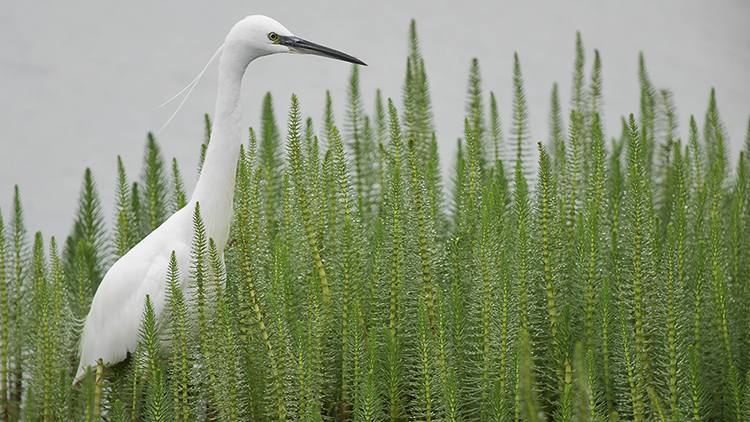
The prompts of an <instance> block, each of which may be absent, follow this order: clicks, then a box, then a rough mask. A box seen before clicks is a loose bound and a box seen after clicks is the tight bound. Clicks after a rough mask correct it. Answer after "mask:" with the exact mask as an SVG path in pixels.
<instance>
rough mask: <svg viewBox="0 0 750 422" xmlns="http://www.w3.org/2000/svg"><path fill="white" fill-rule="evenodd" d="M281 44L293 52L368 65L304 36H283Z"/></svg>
mask: <svg viewBox="0 0 750 422" xmlns="http://www.w3.org/2000/svg"><path fill="white" fill-rule="evenodd" d="M279 44H281V45H284V46H287V47H289V50H290V51H291V52H292V53H299V54H314V55H316V56H323V57H328V58H331V59H336V60H343V61H345V62H349V63H354V64H359V65H362V66H367V63H365V62H363V61H362V60H360V59H358V58H356V57H354V56H350V55H348V54H346V53H342V52H341V51H338V50H334V49H332V48H328V47H325V46H322V45H320V44H315V43H314V42H310V41H307V40H303V39H302V38H298V37H281V40H280V41H279Z"/></svg>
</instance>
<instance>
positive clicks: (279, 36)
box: [224, 15, 366, 65]
mask: <svg viewBox="0 0 750 422" xmlns="http://www.w3.org/2000/svg"><path fill="white" fill-rule="evenodd" d="M224 46H225V47H226V48H235V47H238V48H240V49H242V50H245V51H246V52H247V57H248V58H249V60H248V64H249V63H250V61H252V60H253V59H255V58H257V57H261V56H267V55H269V54H276V53H297V54H314V55H317V56H323V57H329V58H332V59H337V60H343V61H346V62H350V63H355V64H359V65H366V64H365V63H364V62H363V61H361V60H359V59H357V58H355V57H352V56H350V55H348V54H346V53H342V52H340V51H337V50H334V49H332V48H328V47H324V46H322V45H319V44H315V43H313V42H310V41H307V40H304V39H302V38H299V37H295V36H294V35H292V33H291V32H289V30H288V29H286V28H285V27H284V26H283V25H282V24H280V23H278V22H276V21H275V20H273V19H271V18H269V17H267V16H262V15H253V16H248V17H246V18H245V19H243V20H241V21H239V22H238V23H237V24H236V25H235V26H234V28H232V30H231V31H230V32H229V35H227V38H226V41H225V42H224ZM245 65H247V64H245Z"/></svg>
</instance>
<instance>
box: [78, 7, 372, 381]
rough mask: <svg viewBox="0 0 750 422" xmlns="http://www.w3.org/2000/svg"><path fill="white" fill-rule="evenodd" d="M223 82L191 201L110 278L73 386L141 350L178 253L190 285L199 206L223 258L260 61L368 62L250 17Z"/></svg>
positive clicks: (226, 50)
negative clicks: (146, 320)
mask: <svg viewBox="0 0 750 422" xmlns="http://www.w3.org/2000/svg"><path fill="white" fill-rule="evenodd" d="M220 50H221V58H220V60H219V81H218V92H217V96H216V113H215V115H214V125H213V131H212V133H211V141H210V143H209V145H208V150H207V151H206V157H205V161H204V164H203V168H202V170H201V174H200V177H199V179H198V182H197V184H196V186H195V190H194V191H193V194H192V196H191V199H190V202H189V203H188V204H187V206H185V207H184V208H182V209H181V210H179V211H177V212H176V213H174V215H172V216H171V217H170V218H169V219H168V220H167V221H165V222H164V223H163V224H162V225H161V226H159V227H158V228H157V229H156V230H154V231H153V232H151V234H149V235H148V236H147V237H146V238H144V239H143V240H142V241H141V242H140V243H138V244H137V245H135V246H134V247H133V248H132V249H131V250H130V251H129V252H128V253H126V254H125V255H123V256H122V257H121V258H120V259H119V260H118V261H117V262H115V264H114V265H113V266H112V268H110V270H109V271H108V272H107V274H106V275H105V276H104V279H103V280H102V282H101V284H100V285H99V288H98V289H97V291H96V294H95V295H94V300H93V302H92V303H91V309H90V311H89V314H88V316H87V317H86V320H85V322H84V326H83V332H82V333H81V340H80V343H79V352H80V355H81V361H80V364H79V366H78V372H77V374H76V379H75V382H74V384H78V383H80V381H81V379H82V378H83V376H84V375H85V373H86V369H87V367H88V366H90V365H95V364H96V361H97V360H98V359H102V360H103V361H104V362H105V363H114V362H119V361H121V360H123V359H125V358H126V357H127V353H128V352H132V351H134V350H135V347H136V345H137V343H138V329H139V326H140V321H141V315H142V312H143V307H144V304H145V301H146V295H149V296H150V297H151V300H152V301H153V303H154V309H155V311H156V315H157V317H158V316H159V315H161V312H162V310H163V308H164V299H165V296H166V290H167V289H166V286H167V282H166V276H167V267H168V265H169V261H170V257H171V254H172V251H174V252H175V254H176V256H177V262H178V265H179V270H180V283H181V284H180V286H181V288H182V289H183V291H186V287H187V275H188V273H189V264H190V250H191V243H192V239H193V222H192V217H193V211H194V209H195V204H196V203H200V207H201V215H202V217H203V220H204V223H205V229H206V235H207V236H208V237H210V238H213V239H214V241H215V242H216V245H217V247H218V249H219V254H220V255H221V257H222V259H223V252H224V245H226V243H227V240H228V236H229V226H230V223H231V220H232V217H233V211H232V203H233V197H234V182H235V174H236V170H237V169H236V167H237V159H238V157H239V150H240V143H241V142H242V141H241V139H242V137H241V132H242V127H241V126H242V111H241V108H240V96H241V85H242V78H243V76H244V74H245V70H246V69H247V66H248V65H249V64H250V62H252V61H253V60H255V59H256V58H258V57H262V56H266V55H270V54H275V53H301V54H315V55H319V56H324V57H330V58H334V59H338V60H344V61H347V62H350V63H355V64H360V65H364V64H365V63H364V62H362V61H360V60H359V59H356V58H354V57H352V56H350V55H348V54H345V53H342V52H340V51H336V50H333V49H330V48H328V47H324V46H321V45H318V44H314V43H311V42H309V41H306V40H303V39H301V38H297V37H295V36H293V35H292V33H291V32H289V31H288V30H287V29H286V28H284V27H283V26H282V25H281V24H280V23H278V22H276V21H275V20H273V19H271V18H268V17H266V16H257V15H256V16H248V17H246V18H245V19H243V20H241V21H240V22H238V23H237V24H236V25H235V26H234V27H233V28H232V30H231V31H230V32H229V34H228V35H227V37H226V39H225V41H224V44H223V45H222V46H221V49H220Z"/></svg>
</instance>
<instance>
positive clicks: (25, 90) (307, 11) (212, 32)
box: [0, 0, 750, 242]
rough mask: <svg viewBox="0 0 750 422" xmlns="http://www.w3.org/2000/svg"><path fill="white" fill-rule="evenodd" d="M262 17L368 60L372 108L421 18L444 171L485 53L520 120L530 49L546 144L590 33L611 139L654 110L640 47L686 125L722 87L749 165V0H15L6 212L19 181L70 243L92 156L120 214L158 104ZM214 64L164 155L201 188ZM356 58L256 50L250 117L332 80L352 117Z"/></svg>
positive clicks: (3, 128) (3, 73)
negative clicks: (119, 200)
mask: <svg viewBox="0 0 750 422" xmlns="http://www.w3.org/2000/svg"><path fill="white" fill-rule="evenodd" d="M249 14H266V15H269V16H271V17H274V18H275V19H277V20H278V21H280V22H281V23H282V24H284V25H285V26H286V27H287V28H288V29H289V30H291V31H292V32H293V33H294V34H295V35H298V36H301V37H303V38H307V39H309V40H311V41H315V42H318V43H321V44H324V45H328V46H331V47H334V48H337V49H340V50H343V51H345V52H347V53H350V54H352V55H355V56H357V57H359V58H361V59H362V60H364V61H366V62H367V63H369V65H370V66H369V67H367V68H363V69H362V70H361V72H360V77H361V82H362V88H363V95H364V100H365V105H366V108H367V112H368V113H371V112H372V109H373V102H374V98H375V89H376V88H381V89H382V91H383V94H384V96H385V97H386V98H387V97H392V98H394V100H395V101H396V103H397V104H399V105H400V102H401V87H402V84H403V78H404V70H405V62H406V54H407V36H408V28H409V21H410V19H411V18H415V19H416V20H417V28H418V32H419V37H420V42H421V46H422V52H423V55H424V58H425V62H426V66H427V73H428V78H429V82H430V87H431V93H432V101H433V106H434V113H435V119H436V122H435V123H436V127H437V131H438V132H437V136H438V139H439V142H440V145H441V149H440V153H441V159H442V162H443V167H444V169H447V168H449V166H450V164H451V162H452V159H453V151H454V149H455V143H456V139H457V138H458V137H460V136H462V133H463V116H464V108H465V99H466V84H467V79H468V70H469V65H470V62H471V59H472V58H473V57H478V58H479V63H480V66H481V72H482V77H483V81H484V84H483V87H484V90H485V100H486V101H487V100H488V98H489V92H490V91H494V92H495V94H496V96H497V99H498V102H499V106H500V110H501V117H502V120H503V126H504V128H505V129H506V133H507V130H508V129H509V127H510V123H511V110H512V109H511V104H512V66H513V52H514V51H517V52H518V54H519V57H520V59H521V66H522V70H523V76H524V83H525V89H526V94H527V100H528V105H529V108H530V117H531V122H532V124H531V132H532V141H537V140H543V141H546V140H547V118H548V114H549V98H550V92H551V88H552V83H553V82H555V81H557V82H558V83H559V85H560V93H561V99H562V103H563V105H564V106H565V109H566V114H567V110H568V109H569V106H568V105H569V99H570V82H571V79H572V68H573V59H574V41H575V32H576V30H580V31H581V34H582V36H583V42H584V46H585V48H586V69H587V80H588V73H590V69H591V64H592V61H593V50H594V48H596V49H598V50H599V52H600V54H601V56H602V61H603V77H604V102H605V122H606V132H607V134H608V137H610V136H612V135H619V132H620V123H619V121H620V116H622V115H627V114H629V113H636V115H637V113H638V100H639V93H638V79H637V68H638V51H639V50H642V51H643V52H644V53H645V58H646V65H647V69H648V71H649V72H650V75H651V80H652V82H653V83H654V85H655V86H656V87H658V88H668V89H671V90H672V91H673V92H674V99H675V102H676V104H677V111H678V114H679V123H680V136H681V137H683V138H685V137H686V135H687V133H688V131H687V122H688V118H689V116H690V115H691V114H694V115H695V116H696V117H697V119H698V122H699V124H701V125H702V123H703V116H704V113H705V110H706V106H707V103H708V96H709V92H710V89H711V87H715V88H716V92H717V97H718V104H719V109H720V111H721V115H722V117H723V120H724V122H725V124H726V129H727V131H728V132H729V135H730V138H731V140H730V142H731V145H732V157H733V162H734V161H736V157H737V153H738V151H739V150H740V149H741V145H742V143H743V142H744V137H745V133H746V130H747V124H748V117H749V116H750V2H748V1H747V0H716V1H701V0H669V1H645V0H629V1H603V0H568V1H534V0H532V1H517V2H508V1H489V0H484V1H480V0H462V1H454V2H449V1H431V2H428V1H421V2H410V1H405V0H387V1H382V0H379V1H368V2H359V1H335V0H318V1H314V2H313V1H300V0H296V1H222V2H208V1H204V2H197V1H193V2H185V1H176V0H161V1H128V2H116V1H86V0H74V1H63V2H42V1H20V0H0V207H1V208H2V212H3V216H4V218H5V220H6V222H7V221H8V218H9V213H10V209H11V199H12V196H13V186H14V185H15V184H18V185H19V186H20V189H21V197H22V199H23V205H24V207H25V213H26V214H25V215H26V223H27V226H28V228H29V230H30V231H31V232H34V231H37V230H42V231H43V233H44V235H45V238H47V239H48V238H49V237H50V236H52V235H54V236H56V237H58V242H62V241H63V240H64V239H63V238H64V236H66V235H67V234H68V232H69V230H70V227H71V225H72V217H73V214H74V212H75V208H76V201H77V198H78V193H79V190H80V184H81V180H82V176H83V172H84V169H85V168H86V167H91V169H92V170H93V172H94V175H95V178H96V181H97V183H98V187H99V191H100V194H101V199H102V202H103V206H104V209H105V212H106V215H105V218H106V221H107V222H108V224H110V227H111V221H112V219H113V218H112V215H111V211H112V208H113V206H112V205H113V201H114V189H115V176H116V156H117V155H118V154H119V155H121V156H122V158H123V160H124V162H125V165H126V167H127V171H128V176H129V178H130V180H131V181H133V180H137V178H138V176H139V171H140V168H141V161H142V153H143V145H144V142H145V137H146V133H147V132H148V131H156V130H158V129H159V128H160V127H161V126H162V124H163V123H164V122H165V121H166V120H167V118H168V117H169V115H170V114H171V113H172V111H173V110H174V107H175V106H176V104H171V105H169V106H167V107H165V108H163V109H159V110H156V107H157V106H158V105H159V104H161V103H162V102H164V101H165V100H167V99H169V98H170V97H171V96H172V95H174V94H176V93H177V92H178V91H179V90H180V89H182V88H183V87H184V86H185V85H187V84H188V83H189V82H190V81H191V80H192V79H193V77H194V76H196V75H197V74H198V72H199V71H200V70H201V69H202V68H203V66H204V64H205V63H206V62H207V61H208V59H209V58H210V57H211V55H212V54H213V53H214V51H215V50H216V48H218V46H219V45H220V44H221V43H222V41H223V39H224V36H225V35H226V33H227V32H228V31H229V29H230V28H231V27H232V25H233V24H234V23H235V22H236V21H238V20H240V19H241V18H242V17H244V16H246V15H249ZM215 69H216V67H215V65H214V66H212V67H211V68H210V69H209V71H208V72H207V73H206V75H205V76H204V78H203V80H202V81H201V82H200V83H199V84H198V87H197V88H196V89H195V91H194V92H193V95H192V96H191V97H190V99H189V100H188V101H187V103H186V105H185V106H184V107H183V109H182V110H181V111H180V113H179V114H178V116H177V117H176V118H175V120H174V121H173V122H172V123H171V124H170V125H169V126H168V127H167V128H166V129H165V130H164V131H163V132H162V133H161V134H159V136H158V139H159V141H160V143H161V146H162V149H163V153H164V155H165V157H166V158H167V159H168V160H170V161H171V158H172V157H177V159H178V160H179V163H180V165H181V169H182V172H183V176H184V178H185V181H186V184H187V186H186V187H187V189H188V191H191V190H192V188H193V186H194V184H195V177H196V171H195V168H196V162H197V158H198V149H199V144H200V142H201V140H202V136H203V127H202V124H203V120H202V115H203V113H205V112H209V113H213V109H214V96H215V89H216V71H215ZM350 70H351V69H350V66H349V65H347V64H344V63H336V62H334V61H331V60H325V59H321V58H317V57H299V56H291V55H285V56H282V57H279V56H276V57H271V58H264V59H261V60H259V61H257V62H255V63H253V64H252V65H251V66H250V69H249V70H248V74H247V76H246V78H245V89H244V94H243V96H244V110H245V124H246V125H247V126H255V127H257V125H258V120H259V114H260V113H259V109H260V104H261V99H262V95H263V94H264V93H265V92H266V91H271V92H272V93H273V95H274V100H275V105H276V113H277V117H278V118H279V120H280V125H281V127H282V128H285V119H286V115H287V112H288V104H289V98H290V96H291V94H292V93H293V92H294V93H296V94H297V95H298V96H299V98H300V101H301V105H302V111H303V115H304V116H310V117H312V118H313V119H314V121H315V124H316V127H317V128H319V127H320V124H321V121H322V112H323V104H324V98H325V90H326V89H330V90H331V93H332V96H333V100H334V106H335V111H336V113H337V114H336V119H337V122H338V123H343V121H344V110H345V109H344V107H345V101H346V86H347V78H348V76H349V73H350Z"/></svg>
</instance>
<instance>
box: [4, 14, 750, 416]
mask: <svg viewBox="0 0 750 422" xmlns="http://www.w3.org/2000/svg"><path fill="white" fill-rule="evenodd" d="M584 56H585V50H584V47H583V41H582V39H581V36H580V34H577V36H576V45H575V60H574V69H573V87H572V91H571V92H572V98H571V103H570V106H569V108H570V110H569V114H568V116H569V117H568V118H567V119H566V122H564V120H563V113H564V111H563V107H562V106H561V104H560V97H559V92H558V86H557V84H554V85H553V89H552V94H551V99H550V114H549V122H548V123H549V138H548V139H549V142H548V144H547V145H546V146H545V145H542V144H541V143H539V144H538V146H537V148H538V151H539V159H538V162H537V167H536V170H537V171H536V172H535V173H534V172H533V168H534V167H533V163H532V162H531V160H530V157H531V152H532V150H531V148H532V145H531V144H529V143H528V140H529V139H530V134H529V113H528V107H527V104H526V99H525V94H524V89H523V78H522V74H521V67H520V62H519V60H518V56H517V55H514V75H513V99H512V104H513V109H512V116H511V124H510V130H509V131H508V141H509V143H508V144H507V145H506V144H505V135H504V134H503V129H502V126H501V119H500V111H499V109H498V106H497V99H496V98H495V95H494V94H493V93H490V95H489V99H488V104H485V95H484V92H483V91H482V83H481V82H482V81H481V77H480V72H479V64H478V60H476V59H474V60H472V61H471V63H470V72H469V83H468V89H467V102H466V115H465V116H464V134H463V136H462V138H461V139H460V140H459V141H458V148H457V152H456V156H455V158H454V164H453V168H452V171H451V172H450V175H449V177H450V183H451V185H450V197H449V198H446V196H445V194H444V193H443V179H442V174H441V169H440V157H439V155H438V138H437V135H436V134H435V129H434V125H433V115H432V110H431V107H432V106H431V101H430V95H429V86H428V83H427V73H426V71H425V61H424V58H423V57H422V53H421V51H420V48H419V41H418V38H417V32H416V23H415V22H414V21H412V23H411V28H410V34H409V54H408V57H407V61H406V77H405V80H404V86H403V90H402V98H401V100H402V104H403V108H402V109H401V110H398V109H397V107H396V105H395V103H394V101H393V100H392V99H386V98H383V96H382V94H381V92H380V91H376V93H375V101H374V104H373V108H372V112H371V113H372V114H368V111H367V110H366V107H365V105H364V101H363V93H362V92H361V87H360V73H359V69H358V68H357V67H353V68H352V71H351V74H350V77H349V84H348V92H347V98H346V115H345V116H344V118H343V120H341V121H342V122H343V125H342V126H341V128H343V130H340V128H339V127H338V126H337V125H336V118H335V117H336V116H335V115H334V112H333V99H332V98H331V95H330V93H328V94H327V96H326V104H325V109H324V114H323V122H322V125H321V128H320V129H319V130H318V131H316V130H315V129H314V128H313V124H312V119H310V118H306V119H305V120H303V117H302V111H301V108H300V104H299V101H298V100H297V98H296V97H294V96H293V97H292V100H291V109H290V113H289V116H288V119H287V131H286V136H285V138H284V137H283V134H282V133H281V131H280V130H279V127H280V126H279V124H278V122H277V120H276V116H275V114H274V112H273V103H272V101H271V95H270V94H267V95H266V96H265V98H264V101H263V107H262V113H261V117H260V130H259V132H258V133H259V135H260V136H258V135H256V131H255V130H253V129H252V128H251V129H250V130H249V138H248V142H247V144H246V145H242V146H241V148H240V157H239V160H238V163H237V173H236V191H235V196H234V212H235V218H234V222H233V224H232V228H231V233H230V237H229V239H230V240H229V242H228V244H227V245H225V247H224V248H223V249H222V248H221V247H220V245H217V244H216V243H215V239H210V238H208V237H207V235H206V230H205V227H206V224H207V223H208V222H205V221H203V219H202V216H201V207H204V206H209V205H210V204H195V208H194V209H192V210H191V212H193V220H192V230H193V231H192V233H193V239H192V244H191V247H190V265H189V268H187V271H183V272H184V274H181V273H180V271H179V269H178V265H177V256H178V253H179V252H180V251H173V253H172V255H171V259H170V265H169V269H168V272H167V275H166V279H165V280H164V286H163V291H162V294H161V295H155V296H154V297H150V296H149V297H145V298H142V300H143V302H142V305H143V306H144V307H143V309H141V310H139V311H142V319H141V325H140V335H139V339H138V346H137V348H136V350H135V351H133V352H132V354H131V356H130V357H129V358H128V359H127V360H126V361H124V362H122V363H116V364H113V365H111V366H110V367H109V368H107V370H106V371H105V370H104V368H103V366H99V367H98V368H97V372H96V373H95V372H93V371H90V372H89V374H88V375H87V376H86V378H85V379H84V380H83V382H82V385H81V389H80V390H76V389H73V387H72V386H71V384H72V377H73V375H72V374H73V369H74V368H75V365H76V364H77V356H76V353H75V345H76V340H77V337H78V335H79V334H78V332H77V331H78V329H79V328H80V324H79V321H81V320H82V319H83V318H84V317H85V316H86V314H87V310H88V307H89V306H90V302H91V299H92V296H93V294H94V292H95V290H96V288H97V286H98V284H99V282H100V281H101V279H102V277H103V276H104V274H105V272H106V270H107V268H108V266H109V265H110V264H111V263H112V262H114V260H115V259H117V258H118V257H120V256H122V255H124V254H126V253H127V252H128V251H129V250H130V249H131V248H132V247H133V246H134V245H135V244H136V243H137V242H138V241H139V240H140V239H142V238H143V237H145V236H146V235H147V234H148V233H149V232H150V231H151V230H153V229H154V228H156V227H157V226H158V225H159V224H161V223H162V222H163V221H164V220H165V219H166V218H168V215H169V214H170V213H173V212H175V211H176V210H178V209H180V208H182V207H184V206H185V205H186V203H187V196H186V192H185V191H184V184H183V181H182V176H181V175H180V170H179V166H178V164H177V161H176V160H172V167H171V171H169V169H167V168H166V167H165V164H164V163H165V161H164V160H163V158H162V157H161V153H160V151H159V147H158V144H157V142H156V139H155V138H154V137H153V135H150V134H149V136H148V138H147V144H146V150H145V153H144V161H143V168H142V170H141V177H140V178H139V180H138V182H135V183H134V182H132V181H129V180H128V177H127V174H126V171H125V164H124V163H123V162H122V160H121V159H119V158H118V160H117V183H116V187H115V195H114V196H115V204H114V205H115V207H114V215H113V216H112V219H111V220H110V221H111V223H112V227H113V229H112V230H111V231H109V232H108V231H107V230H106V229H105V223H104V221H105V220H104V217H103V215H102V211H101V204H100V202H99V196H98V195H99V194H98V191H97V187H96V184H95V183H94V177H93V174H92V173H91V171H89V170H87V171H86V172H85V174H84V180H83V184H82V188H81V194H80V199H79V203H78V209H77V211H76V213H75V219H74V226H73V230H72V231H71V234H70V236H69V237H68V239H67V240H66V242H65V247H64V249H63V251H62V255H61V253H60V251H59V250H58V245H57V243H56V240H55V239H54V238H53V239H49V241H48V242H47V245H46V246H45V240H44V238H43V236H42V235H41V233H37V234H36V235H35V237H34V239H33V242H32V241H31V239H30V238H29V236H28V235H27V231H26V228H25V224H24V221H23V210H22V206H21V199H20V193H19V190H18V188H16V191H15V196H14V201H13V206H12V209H11V210H10V213H9V217H8V218H7V219H6V220H3V217H4V215H2V213H0V315H1V317H2V318H1V319H0V324H1V325H2V337H1V338H0V342H1V343H0V346H1V347H0V387H1V388H0V406H2V408H1V412H0V420H2V421H3V422H5V421H17V420H21V419H23V420H42V421H59V420H92V421H93V420H102V419H104V418H106V419H107V420H115V421H125V420H129V421H133V420H182V421H192V420H209V421H224V420H227V421H233V420H237V421H240V420H257V421H267V420H301V421H321V422H322V421H324V420H325V421H329V420H330V421H340V422H344V421H352V420H354V421H374V422H380V421H386V420H388V421H391V422H396V421H399V422H401V421H408V420H420V421H481V422H485V421H502V422H510V421H521V420H525V421H535V420H552V421H574V420H576V421H577V420H581V421H591V422H593V421H600V420H611V421H617V420H620V419H626V420H637V421H642V420H659V421H667V420H669V421H674V422H678V421H683V420H688V419H689V420H692V421H696V422H697V421H708V420H717V421H739V420H747V419H748V417H750V358H749V356H750V348H749V347H750V332H749V331H748V329H747V327H748V324H750V312H748V309H750V288H749V287H748V286H750V281H749V277H750V272H749V271H748V268H750V261H749V258H748V256H750V255H749V254H750V243H749V242H750V158H748V157H750V126H749V127H748V134H747V139H746V142H745V146H744V150H743V151H742V152H741V153H740V154H739V160H738V162H737V163H736V169H731V168H730V162H729V151H728V138H727V134H726V132H725V130H724V127H723V124H722V122H721V118H720V115H719V109H718V106H717V100H716V95H715V92H714V91H713V90H712V91H711V94H710V97H709V105H708V111H707V113H706V117H705V124H704V125H703V127H702V128H699V126H698V124H697V123H696V119H695V118H693V117H692V116H691V118H690V124H689V128H688V131H687V132H688V136H687V137H686V140H684V141H683V140H681V139H679V137H678V127H677V121H678V120H677V117H676V116H677V108H676V105H675V104H674V101H673V97H672V94H671V92H669V91H667V90H663V89H657V88H656V87H655V86H654V85H653V84H652V82H651V80H650V78H649V75H648V72H647V71H646V67H645V61H644V59H643V56H642V55H641V56H640V57H639V69H638V78H639V81H640V101H641V102H640V107H639V110H637V113H636V115H637V118H636V115H633V114H631V115H630V116H629V118H628V119H623V124H622V130H621V132H620V134H619V136H617V137H614V138H613V139H612V141H611V143H610V142H608V141H607V140H606V139H605V135H604V133H605V128H604V127H603V119H602V117H601V116H602V113H603V111H604V98H603V90H602V87H603V82H602V74H603V71H602V69H603V67H602V66H603V65H602V60H601V57H600V55H599V53H598V52H597V51H596V50H595V51H594V54H593V66H592V69H591V71H590V75H587V74H586V71H585V70H586V69H585V66H584V64H585V62H584ZM485 111H486V112H487V113H486V114H485ZM566 113H567V112H566ZM564 124H567V128H565V127H564V126H563V125H564ZM205 127H206V130H205V133H204V139H203V143H202V145H201V148H202V149H201V157H200V159H199V163H200V164H199V168H200V167H201V166H202V163H203V159H204V154H205V150H206V147H207V145H208V142H209V140H210V136H211V135H210V134H211V121H210V119H209V118H208V116H206V118H205ZM283 141H286V142H285V146H284V147H282V142H283ZM282 148H285V150H284V149H282ZM511 169H512V174H511V173H510V171H511ZM6 222H7V224H6ZM219 250H223V251H224V253H223V256H222V254H220V253H219Z"/></svg>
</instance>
